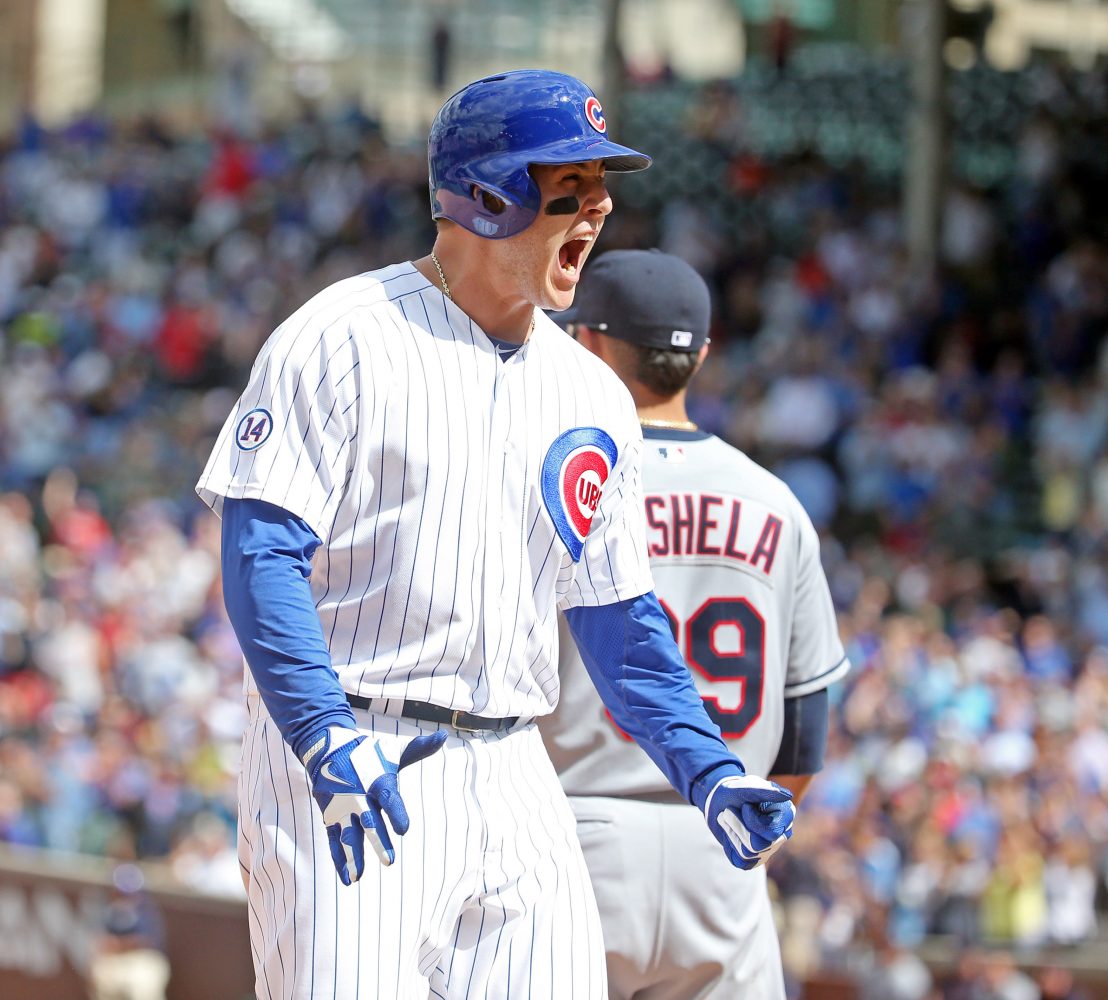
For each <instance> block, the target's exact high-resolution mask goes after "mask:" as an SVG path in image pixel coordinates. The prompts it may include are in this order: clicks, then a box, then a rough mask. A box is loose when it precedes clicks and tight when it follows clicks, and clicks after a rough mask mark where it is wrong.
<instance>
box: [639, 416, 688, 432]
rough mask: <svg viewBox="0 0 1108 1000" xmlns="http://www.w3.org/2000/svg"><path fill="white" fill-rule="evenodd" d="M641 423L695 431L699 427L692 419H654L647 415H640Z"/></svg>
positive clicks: (649, 425)
mask: <svg viewBox="0 0 1108 1000" xmlns="http://www.w3.org/2000/svg"><path fill="white" fill-rule="evenodd" d="M639 423H640V424H641V425H642V426H643V427H668V428H670V429H672V430H676V431H695V430H696V429H697V426H696V424H694V423H693V422H692V421H691V420H653V419H650V418H647V417H640V418H639Z"/></svg>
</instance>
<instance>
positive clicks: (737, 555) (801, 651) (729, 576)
mask: <svg viewBox="0 0 1108 1000" xmlns="http://www.w3.org/2000/svg"><path fill="white" fill-rule="evenodd" d="M709 307H710V301H709V293H708V289H707V286H706V285H705V284H704V281H703V280H702V279H701V278H700V276H699V275H698V274H697V273H696V272H695V271H694V270H693V269H692V268H691V267H689V265H688V264H686V263H684V262H683V261H681V260H680V259H678V258H676V257H672V256H670V255H668V254H662V253H658V252H657V251H652V252H649V251H637V250H628V251H613V252H611V253H607V254H604V255H603V256H601V257H599V258H598V259H597V260H596V261H595V262H594V263H593V264H592V265H590V269H589V273H588V275H587V276H586V277H585V279H584V281H583V283H582V284H581V286H580V288H579V289H578V293H577V300H576V302H575V304H574V306H573V308H572V309H571V310H570V311H569V313H568V314H566V316H565V317H559V319H561V321H563V322H568V323H570V324H572V325H571V326H570V329H571V330H572V331H573V332H574V334H575V335H576V337H577V338H578V340H579V341H580V342H581V343H582V344H584V345H585V346H587V347H588V348H589V349H590V350H591V351H592V352H593V353H594V354H596V355H597V356H599V357H600V358H602V359H603V360H604V361H606V362H607V363H608V364H609V365H610V366H611V367H612V368H613V369H614V370H615V372H616V373H617V374H618V375H619V376H620V378H621V379H622V380H623V382H624V383H626V385H627V386H628V387H629V388H630V390H631V394H632V396H633V397H634V399H635V402H636V404H637V406H638V412H639V417H640V420H641V423H642V426H643V435H644V437H645V459H644V468H643V480H644V491H645V512H646V522H647V545H648V548H649V551H650V562H651V567H652V570H653V574H654V578H655V581H656V584H657V593H658V598H659V600H660V601H661V604H662V607H663V608H664V610H665V613H666V616H667V617H668V619H669V623H670V626H671V627H672V629H673V632H674V635H675V636H676V637H677V640H678V642H679V643H680V646H681V649H682V650H683V652H684V654H685V657H686V659H687V661H688V663H689V666H690V667H691V668H692V674H693V676H694V677H695V679H696V684H697V686H698V688H699V689H700V692H701V694H702V695H703V698H704V704H705V708H706V709H707V711H708V714H709V715H710V716H711V717H712V720H713V721H714V722H715V723H717V724H718V725H719V727H720V729H721V731H722V732H723V735H724V738H725V739H726V740H727V742H728V744H729V745H730V746H731V748H732V750H734V751H735V753H736V754H737V755H738V756H739V757H741V759H742V760H743V762H744V763H745V765H746V767H747V770H748V773H750V774H759V775H763V776H765V775H770V776H771V777H772V780H774V781H775V782H777V783H779V784H781V785H783V786H785V787H788V788H790V789H791V790H792V791H793V794H794V801H795V800H796V799H799V797H800V795H801V793H802V792H803V791H804V789H805V788H806V787H807V785H808V783H809V781H810V780H811V775H812V774H813V773H814V772H816V771H818V770H819V768H820V766H821V763H822V758H823V751H824V746H825V743H826V737H827V687H828V685H829V684H831V683H832V682H833V681H835V680H837V679H838V678H840V677H842V676H843V675H844V674H845V673H846V671H847V669H848V667H849V664H848V662H847V660H846V657H845V655H844V653H843V647H842V644H841V642H840V640H839V636H838V632H837V627H836V622H835V614H834V610H833V608H832V604H831V598H830V595H829V593H828V588H827V582H826V580H825V578H824V575H823V570H822V568H821V566H820V559H819V541H818V539H817V536H816V533H815V530H814V529H813V527H812V524H811V522H810V521H809V519H808V517H807V515H806V514H805V513H804V510H803V509H802V508H801V506H800V504H799V503H798V502H797V500H796V498H795V497H794V496H793V495H792V493H791V492H790V491H789V489H788V488H787V487H786V486H785V485H784V483H782V482H781V481H780V480H779V479H777V478H776V477H774V476H772V475H771V474H770V473H769V472H767V471H766V470H765V469H762V468H761V467H760V466H758V465H756V464H755V463H754V462H752V461H751V460H750V459H749V458H747V457H746V455H744V454H743V453H742V452H740V451H738V450H736V449H735V448H732V447H731V446H730V445H727V444H725V443H724V442H722V441H720V440H719V439H718V438H715V437H713V436H712V435H710V434H707V433H705V432H704V431H702V430H700V429H698V428H697V427H696V425H695V424H693V423H691V422H690V421H689V419H688V416H687V414H686V411H685V387H686V386H687V385H688V382H689V379H691V378H692V376H693V375H694V374H695V373H696V371H697V369H698V368H699V367H700V364H701V363H702V362H703V360H704V357H705V355H706V353H707V349H708V348H707V345H708V338H707V334H708V321H709ZM559 671H560V674H561V682H562V691H561V700H560V702H559V705H558V708H557V711H556V712H555V713H554V714H553V715H552V716H548V717H546V718H544V719H543V720H542V721H541V724H540V729H541V730H542V733H543V736H544V738H545V740H546V743H547V746H548V749H549V750H550V755H551V759H552V760H553V762H554V765H555V767H556V768H557V769H558V772H559V776H560V778H561V780H562V784H563V785H564V787H565V789H566V791H567V792H568V793H569V796H570V803H571V805H572V807H573V811H574V813H575V814H576V816H577V823H578V827H577V829H578V834H579V836H580V839H581V843H582V846H583V848H584V852H585V860H586V862H587V863H588V867H589V871H590V873H591V875H592V881H593V887H594V889H595V891H596V895H597V901H598V903H599V907H600V917H601V923H602V924H603V927H604V937H605V944H606V946H607V952H608V984H609V995H610V996H611V997H612V998H613V1000H631V998H638V1000H644V998H647V997H649V998H650V1000H692V998H694V997H695V998H705V997H712V998H716V1000H735V998H752V1000H753V998H756V1000H784V996H785V992H784V983H783V978H782V971H781V956H780V950H779V947H778V942H777V935H776V931H775V929H774V924H773V919H772V915H771V912H770V903H769V897H768V894H767V892H766V876H765V869H764V868H758V869H755V870H753V871H735V870H733V869H731V868H730V866H728V865H727V864H726V862H725V860H724V859H723V858H722V857H721V856H720V855H719V852H718V851H715V850H712V848H713V847H714V844H713V843H712V842H711V837H710V835H709V834H708V831H707V830H706V829H704V824H703V822H701V820H700V817H699V816H698V815H697V814H696V813H695V812H694V811H693V810H691V809H689V808H688V807H687V805H685V804H684V803H683V801H682V800H681V798H680V797H679V796H678V795H677V794H676V793H675V792H674V790H673V789H672V788H671V787H670V785H669V783H668V782H667V781H666V779H665V777H664V776H663V775H662V772H661V771H659V770H658V768H657V767H656V766H655V765H654V764H653V763H652V762H651V760H650V758H649V757H647V756H646V755H645V754H644V753H643V752H642V751H641V750H640V749H639V748H638V747H636V746H635V745H634V744H633V743H632V742H630V741H629V740H628V739H627V737H626V736H625V734H624V733H623V732H622V731H621V730H620V728H619V727H618V726H617V725H616V724H615V722H614V721H613V719H612V715H611V713H609V712H607V711H606V710H605V707H604V705H603V704H602V703H601V702H600V701H599V699H598V698H597V697H596V692H595V690H594V689H593V688H592V686H591V685H590V684H589V682H588V676H587V674H586V671H585V668H584V666H583V664H582V663H581V659H580V657H579V656H578V655H577V654H576V651H575V650H574V648H573V645H572V643H564V644H563V645H562V647H561V664H560V667H559ZM644 873H652V877H651V876H649V875H648V876H646V877H644Z"/></svg>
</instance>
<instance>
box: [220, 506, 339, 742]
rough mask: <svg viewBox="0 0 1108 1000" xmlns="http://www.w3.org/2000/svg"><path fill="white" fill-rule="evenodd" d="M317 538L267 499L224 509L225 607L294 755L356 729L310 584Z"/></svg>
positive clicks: (299, 521) (292, 516)
mask: <svg viewBox="0 0 1108 1000" xmlns="http://www.w3.org/2000/svg"><path fill="white" fill-rule="evenodd" d="M319 545H320V540H319V538H317V537H316V534H315V532H313V531H312V529H311V528H309V527H308V525H307V524H305V522H304V521H303V520H301V519H300V518H299V517H297V516H296V515H295V514H290V513H289V512H288V511H287V510H285V509H284V508H282V507H277V506H275V505H274V504H270V503H266V502H265V501H263V500H235V499H231V498H228V499H226V500H225V501H224V503H223V546H222V566H223V601H224V603H225V604H226V606H227V616H228V617H229V618H230V620H231V626H232V627H233V628H234V630H235V635H236V636H238V640H239V646H241V647H242V652H243V655H244V656H245V657H246V662H247V664H248V665H249V667H250V673H251V674H252V675H253V677H254V682H255V683H256V684H257V685H258V690H259V692H260V693H261V696H262V701H264V702H265V707H266V708H267V709H268V710H269V714H270V716H272V718H273V721H274V722H275V723H276V724H277V728H278V729H279V730H280V732H281V736H282V737H284V740H285V742H286V743H288V745H289V746H291V747H292V749H293V752H294V753H295V754H296V755H297V756H298V757H300V756H302V754H301V751H302V750H303V749H304V747H305V746H306V745H307V744H308V741H309V740H310V739H311V737H312V736H314V735H315V734H316V733H318V732H319V731H320V730H321V729H323V728H325V727H326V726H348V727H349V728H351V729H354V728H356V726H357V723H356V722H355V720H354V713H353V712H352V711H351V710H350V704H349V703H348V702H347V700H346V694H345V693H344V692H343V689H342V685H340V684H339V679H338V676H337V675H336V674H335V671H334V669H333V667H332V666H331V655H330V652H329V651H328V649H327V642H326V640H325V639H324V638H323V628H322V626H321V625H320V622H319V615H318V614H317V613H316V609H315V602H314V601H313V600H312V591H311V587H310V586H309V583H308V580H309V577H310V576H311V572H312V565H311V558H312V553H313V552H315V550H316V549H317V548H318V547H319Z"/></svg>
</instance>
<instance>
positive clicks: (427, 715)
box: [346, 694, 519, 733]
mask: <svg viewBox="0 0 1108 1000" xmlns="http://www.w3.org/2000/svg"><path fill="white" fill-rule="evenodd" d="M346 700H347V701H349V702H350V704H351V705H353V706H354V707H355V708H364V709H369V710H370V711H372V710H373V709H372V705H373V700H371V699H369V698H363V697H362V696H361V695H357V694H348V695H347V696H346ZM375 700H377V701H380V700H382V699H375ZM400 714H401V715H402V716H404V717H405V718H408V719H416V720H417V721H419V722H441V723H442V724H443V725H444V726H453V727H454V728H455V729H461V730H462V731H463V732H467V733H483V732H492V733H495V732H499V731H500V730H502V729H511V728H512V726H514V725H515V724H516V723H517V722H519V716H518V715H513V716H510V717H508V718H506V719H490V718H489V717H488V716H486V715H473V714H472V713H471V712H462V711H460V710H458V709H453V708H443V707H442V705H432V704H431V703H430V702H429V701H410V700H408V699H405V700H404V704H403V708H402V709H401V710H400Z"/></svg>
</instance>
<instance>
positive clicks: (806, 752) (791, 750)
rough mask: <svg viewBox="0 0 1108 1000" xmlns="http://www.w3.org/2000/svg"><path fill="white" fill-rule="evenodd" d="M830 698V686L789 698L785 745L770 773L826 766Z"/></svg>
mask: <svg viewBox="0 0 1108 1000" xmlns="http://www.w3.org/2000/svg"><path fill="white" fill-rule="evenodd" d="M829 702H830V698H829V696H828V694H827V688H821V689H820V690H819V691H813V692H811V694H804V695H801V696H800V697H799V698H786V699H785V723H784V727H783V729H782V731H781V749H780V750H778V752H777V760H776V761H774V763H773V767H772V769H771V770H770V772H769V773H770V774H815V773H816V772H817V771H819V770H821V769H822V768H823V754H824V751H825V750H826V749H827V726H828V714H827V713H828V704H829Z"/></svg>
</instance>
